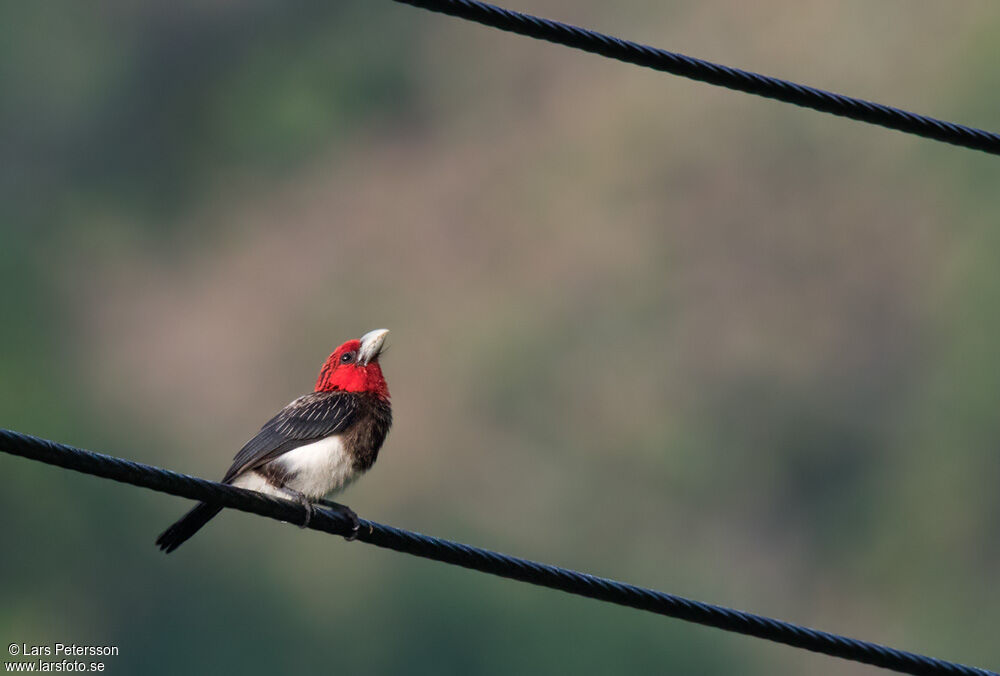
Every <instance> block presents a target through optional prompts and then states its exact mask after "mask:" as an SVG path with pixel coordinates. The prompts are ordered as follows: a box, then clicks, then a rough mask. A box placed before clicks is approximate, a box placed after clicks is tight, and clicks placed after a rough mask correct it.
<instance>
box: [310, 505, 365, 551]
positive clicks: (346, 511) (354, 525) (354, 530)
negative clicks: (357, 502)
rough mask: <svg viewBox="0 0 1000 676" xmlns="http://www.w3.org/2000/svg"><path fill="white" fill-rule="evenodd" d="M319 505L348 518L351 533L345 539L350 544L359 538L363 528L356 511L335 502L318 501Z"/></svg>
mask: <svg viewBox="0 0 1000 676" xmlns="http://www.w3.org/2000/svg"><path fill="white" fill-rule="evenodd" d="M315 503H316V504H317V505H322V506H323V507H328V508H329V509H331V510H333V511H334V512H336V513H337V514H340V515H341V516H344V517H347V520H348V521H350V522H351V532H350V534H348V535H345V536H344V539H345V540H347V541H348V542H353V541H354V540H356V539H357V537H358V530H360V528H361V523H360V522H359V521H358V515H357V514H355V513H354V510H353V509H351V508H350V507H348V506H347V505H342V504H340V503H339V502H334V501H333V500H316V501H315Z"/></svg>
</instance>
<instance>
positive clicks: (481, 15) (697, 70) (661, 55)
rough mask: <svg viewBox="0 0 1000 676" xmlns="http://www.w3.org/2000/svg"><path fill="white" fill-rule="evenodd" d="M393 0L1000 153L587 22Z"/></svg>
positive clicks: (893, 113)
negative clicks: (626, 37)
mask: <svg viewBox="0 0 1000 676" xmlns="http://www.w3.org/2000/svg"><path fill="white" fill-rule="evenodd" d="M393 1H394V2H399V3H402V4H405V5H413V6H414V7H422V8H423V9H428V10H430V11H432V12H440V13H442V14H448V15H451V16H456V17H459V18H461V19H466V20H468V21H475V22H476V23H480V24H483V25H485V26H490V27H492V28H499V29H500V30H504V31H509V32H511V33H517V34H519V35H525V36H527V37H530V38H535V39H538V40H547V41H548V42H554V43H556V44H560V45H565V46H567V47H572V48H574V49H581V50H583V51H585V52H591V53H594V54H600V55H601V56H605V57H607V58H609V59H616V60H618V61H624V62H626V63H632V64H635V65H637V66H645V67H647V68H652V69H653V70H659V71H663V72H665V73H672V74H673V75H680V76H681V77H686V78H690V79H692V80H698V81H700V82H707V83H709V84H713V85H718V86H720V87H727V88H729V89H735V90H737V91H741V92H746V93H747V94H756V95H757V96H763V97H764V98H768V99H777V100H778V101H784V102H785V103H792V104H795V105H797V106H802V107H803V108H811V109H813V110H818V111H820V112H824V113H830V114H832V115H839V116H841V117H849V118H851V119H852V120H859V121H861V122H867V123H869V124H876V125H879V126H882V127H888V128H889V129H895V130H897V131H901V132H904V133H907V134H915V135H917V136H923V137H925V138H930V139H934V140H935V141H943V142H944V143H951V144H953V145H957V146H964V147H966V148H973V149H975V150H982V151H983V152H986V153H991V154H993V155H1000V134H996V133H994V132H989V131H984V130H982V129H976V128H975V127H967V126H965V125H961V124H955V123H954V122H946V121H944V120H939V119H936V118H933V117H928V116H926V115H919V114H917V113H911V112H909V111H906V110H901V109H899V108H893V107H892V106H886V105H883V104H881V103H873V102H871V101H865V100H863V99H857V98H854V97H852V96H845V95H843V94H835V93H833V92H828V91H824V90H822V89H816V88H815V87H807V86H806V85H801V84H796V83H795V82H789V81H788V80H781V79H779V78H776V77H770V76H767V75H760V74H759V73H753V72H751V71H746V70H740V69H739V68H730V67H729V66H723V65H721V64H718V63H712V62H711V61H703V60H702V59H696V58H694V57H691V56H685V55H684V54H678V53H676V52H668V51H667V50H665V49H657V48H656V47H650V46H649V45H643V44H639V43H637V42H631V41H629V40H622V39H621V38H616V37H614V36H611V35H605V34H604V33H598V32H597V31H592V30H588V29H586V28H579V27H577V26H572V25H569V24H565V23H561V22H559V21H552V20H551V19H543V18H541V17H537V16H532V15H531V14H523V13H521V12H515V11H512V10H509V9H504V8H503V7H497V6H496V5H490V4H487V3H485V2H476V1H475V0H393Z"/></svg>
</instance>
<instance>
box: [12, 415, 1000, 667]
mask: <svg viewBox="0 0 1000 676" xmlns="http://www.w3.org/2000/svg"><path fill="white" fill-rule="evenodd" d="M0 451H3V452H5V453H10V454H12V455H18V456H21V457H25V458H30V459H32V460H39V461H41V462H45V463H48V464H50V465H57V466H59V467H64V468H66V469H71V470H75V471H77V472H83V473H85V474H92V475H94V476H99V477H103V478H106V479H112V480H114V481H120V482H122V483H127V484H132V485H134V486H141V487H143V488H149V489H152V490H155V491H159V492H162V493H169V494H171V495H178V496H181V497H184V498H190V499H192V500H202V501H207V502H214V503H217V504H220V505H223V506H225V507H230V508H233V509H238V510H241V511H244V512H250V513H253V514H258V515H260V516H266V517H269V518H272V519H278V520H280V521H288V522H291V523H303V522H305V521H306V510H305V508H304V507H303V506H302V505H300V504H298V503H295V502H290V501H287V500H279V499H275V498H271V497H268V496H265V495H263V494H260V493H256V492H254V491H247V490H243V489H241V488H235V487H233V486H229V485H226V484H220V483H217V482H215V481H208V480H206V479H200V478H198V477H193V476H188V475H186V474H180V473H178V472H172V471H170V470H167V469H163V468H160V467H154V466H152V465H145V464H143V463H138V462H133V461H131V460H125V459H123V458H116V457H114V456H109V455H103V454H100V453H93V452H91V451H85V450H82V449H79V448H74V447H72V446H67V445H65V444H59V443H56V442H54V441H48V440H46V439H39V438H37V437H33V436H30V435H26V434H21V433H19V432H14V431H11V430H0ZM359 521H360V531H359V532H358V534H357V539H358V540H359V541H361V542H367V543H369V544H372V545H375V546H377V547H384V548H386V549H393V550H395V551H397V552H402V553H405V554H412V555H413V556H420V557H423V558H426V559H432V560H434V561H441V562H443V563H450V564H452V565H456V566H462V567H464V568H470V569H472V570H477V571H480V572H483V573H490V574H492V575H498V576H500V577H506V578H510V579H513V580H520V581H521V582H527V583H530V584H534V585H539V586H542V587H548V588H550V589H559V590H562V591H565V592H568V593H570V594H576V595H579V596H585V597H588V598H592V599H598V600H601V601H607V602H609V603H615V604H618V605H621V606H627V607H629V608H637V609H639V610H646V611H649V612H652V613H657V614H659V615H666V616H668V617H673V618H677V619H680V620H685V621H688V622H695V623H697V624H703V625H706V626H709V627H716V628H718V629H723V630H725V631H731V632H736V633H739V634H746V635H748V636H755V637H757V638H762V639H767V640H769V641H775V642H777V643H784V644H786V645H790V646H794V647H797V648H803V649H805V650H811V651H813V652H818V653H823V654H826V655H831V656H833V657H840V658H843V659H847V660H852V661H854V662H862V663H865V664H871V665H874V666H878V667H884V668H886V669H891V670H893V671H898V672H902V673H908V674H969V675H975V676H1000V674H997V673H996V672H992V671H988V670H986V669H979V668H976V667H970V666H965V665H963V664H957V663H955V662H948V661H945V660H940V659H936V658H933V657H927V656H925V655H919V654H916V653H911V652H906V651H903V650H896V649H895V648H889V647H887V646H883V645H879V644H877V643H871V642H869V641H862V640H859V639H853V638H847V637H845V636H840V635H837V634H832V633H829V632H825V631H819V630H817V629H810V628H808V627H802V626H799V625H796V624H792V623H790V622H783V621H781V620H776V619H773V618H770V617H764V616H762V615H755V614H753V613H746V612H743V611H740V610H733V609H731V608H725V607H722V606H716V605H712V604H709V603H702V602H700V601H693V600H691V599H686V598H684V597H681V596H675V595H673V594H667V593H664V592H660V591H656V590H653V589H646V588H643V587H637V586H635V585H631V584H626V583H623V582H617V581H615V580H609V579H607V578H602V577H597V576H594V575H588V574H586V573H579V572H576V571H573V570H568V569H566V568H560V567H559V566H551V565H548V564H544V563H538V562H536V561H529V560H527V559H522V558H518V557H515V556H508V555H507V554H500V553H498V552H493V551H490V550H487V549H480V548H479V547H473V546H471V545H466V544H462V543H459V542H452V541H450V540H444V539H442V538H436V537H431V536H429V535H423V534H421V533H414V532H412V531H407V530H403V529H401V528H393V527H392V526H386V525H384V524H380V523H376V522H374V521H368V520H366V519H360V520H359ZM307 527H308V528H310V529H312V530H317V531H322V532H325V533H332V534H334V535H343V536H347V535H349V534H350V533H351V529H352V524H351V522H350V520H349V519H348V518H347V517H346V516H345V515H343V514H340V513H338V512H335V511H330V510H326V509H323V508H316V509H315V511H314V513H313V515H312V518H311V519H309V522H308V526H307Z"/></svg>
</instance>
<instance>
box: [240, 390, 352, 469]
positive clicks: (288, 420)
mask: <svg viewBox="0 0 1000 676" xmlns="http://www.w3.org/2000/svg"><path fill="white" fill-rule="evenodd" d="M360 408H361V407H360V402H359V401H358V397H357V395H356V394H353V393H350V392H314V393H312V394H307V395H305V396H302V397H299V398H298V399H296V400H295V401H293V402H292V403H290V404H289V405H288V406H286V407H285V408H283V409H281V411H280V412H279V413H278V414H277V415H276V416H274V417H273V418H271V419H270V420H268V421H267V422H266V423H264V426H263V427H261V428H260V431H259V432H257V434H256V436H254V438H253V439H251V440H250V441H248V442H247V443H246V444H245V445H244V446H243V448H241V449H240V451H239V453H237V454H236V456H235V457H234V458H233V466H232V467H230V468H229V471H228V472H226V476H225V477H223V479H222V481H223V482H229V481H232V480H233V479H234V478H236V477H237V476H238V475H240V474H243V473H244V472H248V471H250V470H252V469H256V468H257V467H260V466H261V465H264V464H266V463H268V462H270V461H271V460H274V459H275V458H277V457H278V456H280V455H282V454H284V453H287V452H288V451H291V450H292V449H295V448H298V447H299V446H304V445H306V444H308V443H312V442H313V441H317V440H319V439H322V438H324V437H328V436H330V435H331V434H338V433H340V432H343V431H344V430H346V429H347V428H348V427H350V426H351V424H352V423H353V422H354V421H355V420H356V419H357V415H358V412H359V410H360Z"/></svg>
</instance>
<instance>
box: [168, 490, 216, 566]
mask: <svg viewBox="0 0 1000 676" xmlns="http://www.w3.org/2000/svg"><path fill="white" fill-rule="evenodd" d="M221 511H222V507H220V506H219V505H210V504H208V503H207V502H200V503H198V504H197V505H196V506H195V508H194V509H192V510H191V511H190V512H188V513H187V514H185V515H184V516H182V517H181V518H180V519H178V520H177V522H176V523H175V524H174V525H172V526H171V527H170V528H168V529H167V530H165V531H163V532H162V533H160V537H158V538H156V544H157V545H159V547H160V549H162V550H163V551H164V552H165V553H167V554H169V553H170V552H172V551H174V550H175V549H177V548H178V547H180V546H181V545H182V544H184V542H185V541H187V539H188V538H189V537H191V536H192V535H194V534H195V533H197V532H198V531H199V530H200V529H201V527H202V526H204V525H205V524H206V523H208V522H209V521H210V520H211V519H212V517H214V516H215V515H216V514H218V513H219V512H221Z"/></svg>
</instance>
